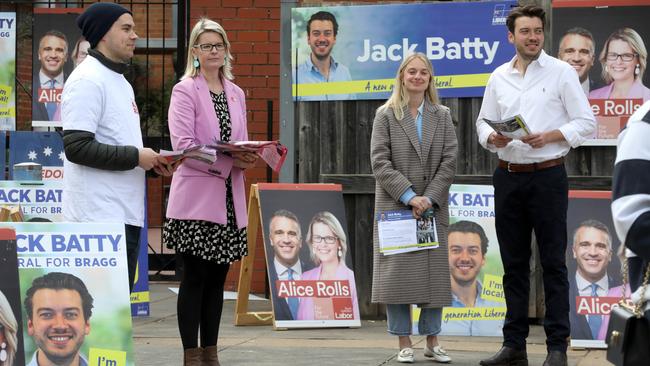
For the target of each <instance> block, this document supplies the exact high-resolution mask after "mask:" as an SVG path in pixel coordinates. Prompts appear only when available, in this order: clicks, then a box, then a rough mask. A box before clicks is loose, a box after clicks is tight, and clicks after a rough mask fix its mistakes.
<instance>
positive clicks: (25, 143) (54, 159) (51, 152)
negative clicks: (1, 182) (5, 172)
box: [9, 131, 65, 179]
mask: <svg viewBox="0 0 650 366" xmlns="http://www.w3.org/2000/svg"><path fill="white" fill-rule="evenodd" d="M64 158H65V153H64V151H63V138H62V137H61V135H60V134H59V133H58V132H31V131H11V132H9V179H13V167H14V164H18V163H38V164H41V165H42V166H43V178H44V179H49V178H63V173H62V172H63V159H64Z"/></svg>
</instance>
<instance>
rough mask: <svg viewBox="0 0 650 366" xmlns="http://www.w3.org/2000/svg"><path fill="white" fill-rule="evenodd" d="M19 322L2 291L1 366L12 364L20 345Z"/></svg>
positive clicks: (0, 324) (0, 319)
mask: <svg viewBox="0 0 650 366" xmlns="http://www.w3.org/2000/svg"><path fill="white" fill-rule="evenodd" d="M17 330H18V323H17V322H16V317H15V316H14V313H13V311H12V310H11V305H9V301H8V300H7V298H6V297H5V295H4V294H3V293H2V291H0V366H12V365H13V364H14V360H15V359H16V347H17V346H18V336H17V335H16V333H17Z"/></svg>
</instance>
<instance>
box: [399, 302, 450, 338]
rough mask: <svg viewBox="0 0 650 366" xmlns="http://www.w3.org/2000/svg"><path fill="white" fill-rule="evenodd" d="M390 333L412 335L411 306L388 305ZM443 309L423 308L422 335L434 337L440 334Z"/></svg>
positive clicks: (421, 319) (421, 316)
mask: <svg viewBox="0 0 650 366" xmlns="http://www.w3.org/2000/svg"><path fill="white" fill-rule="evenodd" d="M386 315H387V316H388V333H390V334H392V335H396V336H409V335H411V333H412V332H411V329H412V324H411V305H409V304H386ZM441 322H442V308H421V309H420V320H419V321H418V331H419V333H420V334H421V335H427V336H430V335H431V336H434V335H438V333H440V324H441Z"/></svg>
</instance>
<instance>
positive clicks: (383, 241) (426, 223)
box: [376, 208, 439, 255]
mask: <svg viewBox="0 0 650 366" xmlns="http://www.w3.org/2000/svg"><path fill="white" fill-rule="evenodd" d="M376 220H377V234H378V237H379V252H380V253H381V254H383V255H392V254H400V253H408V252H413V251H416V250H426V249H435V248H438V246H439V243H438V231H437V230H436V218H435V216H434V212H433V209H431V208H430V209H428V210H426V211H425V212H423V213H422V215H421V217H420V218H419V219H416V218H415V217H413V212H412V211H410V210H399V211H383V212H380V213H378V214H377V217H376Z"/></svg>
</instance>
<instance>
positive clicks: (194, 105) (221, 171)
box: [167, 75, 248, 229]
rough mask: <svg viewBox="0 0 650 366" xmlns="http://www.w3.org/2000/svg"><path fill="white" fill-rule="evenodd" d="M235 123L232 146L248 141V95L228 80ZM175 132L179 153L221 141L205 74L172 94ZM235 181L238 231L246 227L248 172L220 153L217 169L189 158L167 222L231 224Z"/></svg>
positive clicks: (174, 183)
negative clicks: (230, 201)
mask: <svg viewBox="0 0 650 366" xmlns="http://www.w3.org/2000/svg"><path fill="white" fill-rule="evenodd" d="M222 84H223V88H224V90H225V92H226V98H227V100H228V111H229V112H230V122H231V124H232V134H231V137H230V139H231V141H237V140H248V129H247V127H246V100H245V97H244V92H243V91H242V90H241V89H240V88H239V87H238V86H237V85H235V84H233V83H232V82H230V81H228V80H226V79H222ZM169 133H170V137H171V141H172V147H173V148H174V150H183V149H187V148H189V147H192V146H195V145H199V144H212V143H214V140H215V139H219V138H220V136H221V134H220V130H219V120H218V119H217V115H216V113H215V111H214V105H213V104H212V98H211V97H210V90H209V89H208V84H207V82H206V80H205V78H204V77H203V76H202V75H199V76H196V77H194V78H187V79H184V80H182V81H180V82H179V83H178V84H176V85H175V86H174V89H173V90H172V95H171V100H170V102H169ZM228 176H231V178H232V194H233V201H234V204H235V217H236V219H237V226H238V227H239V228H240V229H241V228H243V227H246V224H247V222H248V215H247V213H246V193H245V187H244V172H243V170H242V169H239V168H236V167H233V159H232V158H231V157H229V156H227V155H223V154H218V155H217V161H216V162H215V163H214V164H212V165H209V164H206V163H202V162H199V161H196V160H193V159H186V160H185V161H183V163H182V164H181V165H180V166H179V167H178V170H177V171H176V172H175V173H174V176H173V178H172V185H171V190H170V192H169V200H168V203H167V217H168V218H174V219H185V220H204V221H210V222H215V223H219V224H226V178H228Z"/></svg>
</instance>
